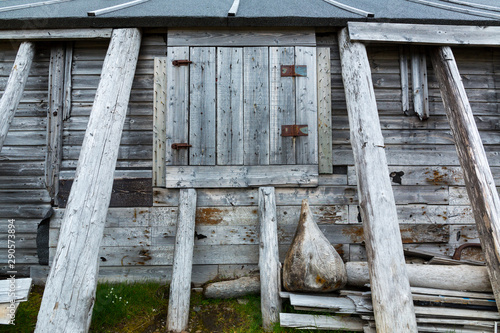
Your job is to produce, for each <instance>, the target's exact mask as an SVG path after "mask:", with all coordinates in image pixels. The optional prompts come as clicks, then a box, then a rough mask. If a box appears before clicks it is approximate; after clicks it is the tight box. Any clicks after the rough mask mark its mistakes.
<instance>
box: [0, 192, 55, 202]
mask: <svg viewBox="0 0 500 333" xmlns="http://www.w3.org/2000/svg"><path fill="white" fill-rule="evenodd" d="M50 199H51V198H50V196H49V193H48V191H47V190H46V189H43V190H36V189H33V190H24V189H23V190H10V189H9V190H0V205H5V204H43V203H50Z"/></svg>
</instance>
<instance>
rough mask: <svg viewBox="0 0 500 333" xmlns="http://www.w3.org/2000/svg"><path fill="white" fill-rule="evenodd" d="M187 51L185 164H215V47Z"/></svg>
mask: <svg viewBox="0 0 500 333" xmlns="http://www.w3.org/2000/svg"><path fill="white" fill-rule="evenodd" d="M190 53H191V54H190V59H191V61H192V62H193V63H192V64H191V65H190V66H189V80H190V82H189V87H190V89H189V144H191V145H192V147H191V148H189V164H190V165H215V157H216V156H215V147H216V142H215V141H216V136H215V133H216V119H215V118H216V117H215V116H216V109H215V100H216V92H215V91H216V69H215V67H216V65H217V63H216V60H215V59H216V50H215V47H192V48H191V50H190ZM167 178H168V177H167Z"/></svg>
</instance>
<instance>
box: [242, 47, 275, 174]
mask: <svg viewBox="0 0 500 333" xmlns="http://www.w3.org/2000/svg"><path fill="white" fill-rule="evenodd" d="M244 53H245V54H244V67H243V68H244V72H243V73H244V74H243V75H244V78H245V79H244V95H245V103H244V129H245V132H244V143H243V147H244V156H243V161H244V164H245V165H268V164H269V69H268V65H269V54H268V48H267V47H245V48H244Z"/></svg>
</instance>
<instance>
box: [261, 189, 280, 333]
mask: <svg viewBox="0 0 500 333" xmlns="http://www.w3.org/2000/svg"><path fill="white" fill-rule="evenodd" d="M259 221H260V246H259V269H260V296H261V301H260V304H261V312H262V325H263V326H264V330H266V331H271V330H272V326H273V323H276V322H278V320H279V314H280V312H281V298H280V295H279V291H280V285H281V279H280V271H281V264H280V261H279V249H278V219H277V218H276V199H275V194H274V187H260V188H259Z"/></svg>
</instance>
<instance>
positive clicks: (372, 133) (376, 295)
mask: <svg viewBox="0 0 500 333" xmlns="http://www.w3.org/2000/svg"><path fill="white" fill-rule="evenodd" d="M338 37H339V49H340V55H341V63H342V78H343V81H344V86H345V94H346V100H347V107H348V113H349V125H350V128H351V142H352V146H353V151H354V156H355V165H356V170H357V175H358V195H359V197H360V207H361V215H362V218H363V224H364V226H365V229H364V230H365V238H366V248H367V253H368V262H369V269H370V284H371V289H372V298H373V300H374V302H373V303H374V307H375V309H374V313H375V318H376V322H377V329H378V330H380V331H406V332H416V331H417V328H416V326H417V324H416V321H415V314H414V310H413V303H412V301H411V292H410V284H409V282H408V275H407V271H406V266H405V261H404V256H403V246H402V244H401V242H400V237H401V236H400V232H399V228H398V220H397V211H396V204H395V201H394V196H393V193H392V188H391V185H390V182H389V179H388V178H387V176H386V175H387V174H388V168H387V159H386V156H385V151H384V150H383V149H384V148H383V147H384V141H383V137H382V132H381V129H380V122H379V118H378V113H377V105H376V101H375V96H374V92H373V84H372V79H371V72H370V66H369V63H368V57H367V54H366V49H365V47H364V45H363V44H360V43H352V42H351V41H350V40H349V37H348V32H347V29H343V30H342V31H341V32H340V33H339V35H338Z"/></svg>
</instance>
